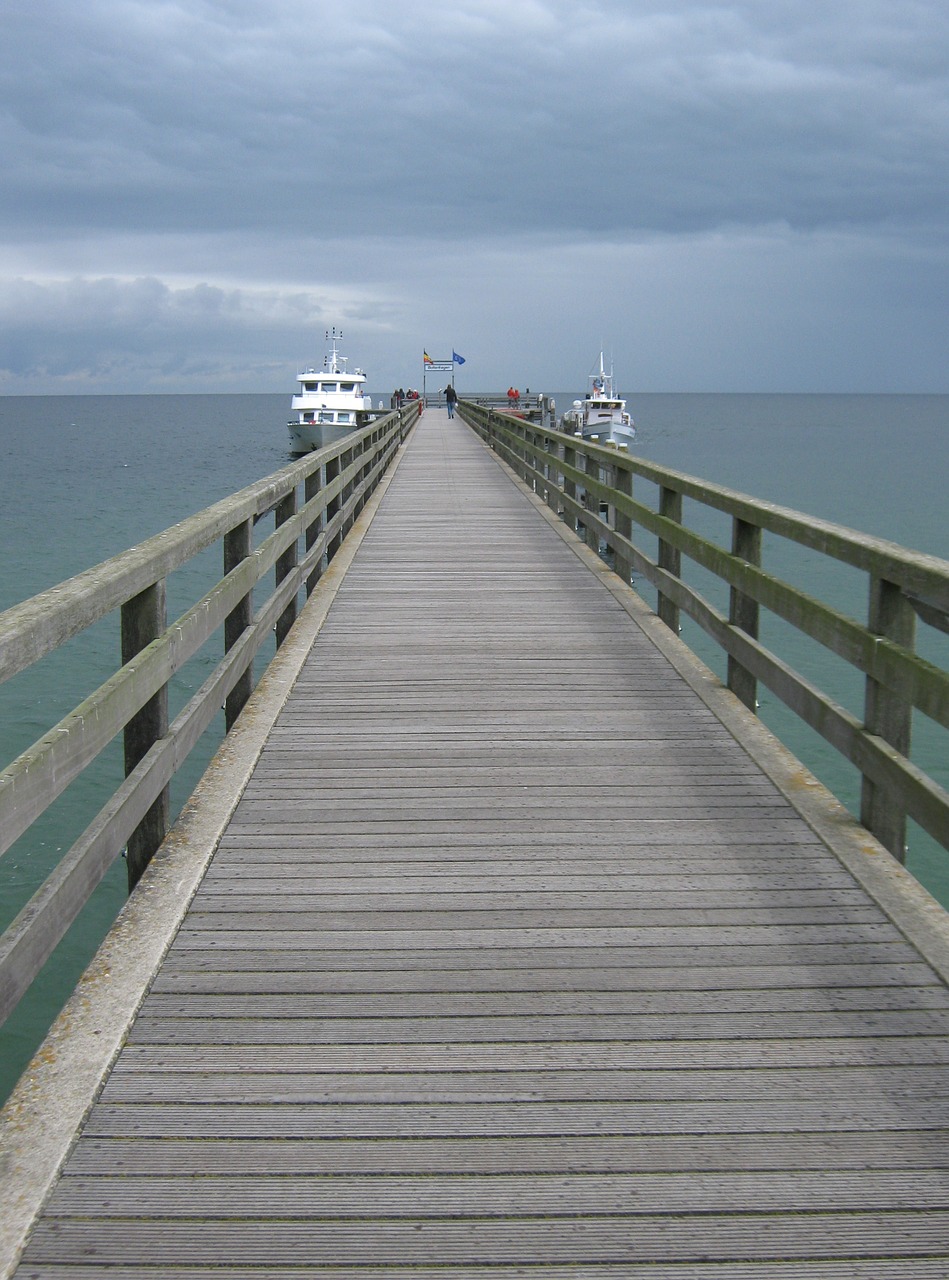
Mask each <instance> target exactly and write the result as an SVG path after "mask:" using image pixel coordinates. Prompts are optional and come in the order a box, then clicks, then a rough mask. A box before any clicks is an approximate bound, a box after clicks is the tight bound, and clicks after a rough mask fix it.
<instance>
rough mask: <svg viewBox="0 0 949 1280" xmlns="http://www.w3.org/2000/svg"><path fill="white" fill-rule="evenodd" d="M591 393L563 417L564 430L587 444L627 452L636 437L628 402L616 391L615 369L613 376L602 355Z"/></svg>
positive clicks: (562, 428) (591, 376) (595, 371)
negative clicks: (625, 450) (616, 446)
mask: <svg viewBox="0 0 949 1280" xmlns="http://www.w3.org/2000/svg"><path fill="white" fill-rule="evenodd" d="M590 383H591V386H590V390H589V391H588V392H587V394H586V398H585V399H583V400H574V402H573V407H572V408H571V409H568V410H567V412H566V413H565V414H564V415H563V418H562V419H561V423H560V429H561V430H562V431H567V432H569V433H570V434H571V435H580V436H582V437H583V439H584V440H593V441H597V442H598V443H599V444H615V445H620V446H625V447H626V448H627V449H628V448H629V446H630V445H631V444H632V442H633V440H634V439H635V437H636V428H635V427H634V426H633V420H632V418H631V417H630V415H629V414H628V413H627V412H626V401H625V400H623V399H622V398H621V397H620V396H618V395H616V393H615V392H614V390H613V368H612V365H611V366H610V371H609V373H607V372H606V368H605V366H604V364H603V352H602V351H601V352H600V367H599V369H595V370H594V371H593V373H591V374H590Z"/></svg>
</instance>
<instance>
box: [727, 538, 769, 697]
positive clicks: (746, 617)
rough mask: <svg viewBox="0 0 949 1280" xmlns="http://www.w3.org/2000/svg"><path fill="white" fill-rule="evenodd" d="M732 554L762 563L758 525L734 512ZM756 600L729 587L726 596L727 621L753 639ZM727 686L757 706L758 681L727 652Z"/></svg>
mask: <svg viewBox="0 0 949 1280" xmlns="http://www.w3.org/2000/svg"><path fill="white" fill-rule="evenodd" d="M732 555H735V556H738V557H739V559H741V560H744V561H746V563H748V564H753V565H756V566H757V565H760V564H761V529H760V527H759V526H758V525H756V524H750V523H749V522H748V521H747V520H741V519H739V518H738V516H735V517H734V519H733V521H732ZM758 614H759V609H758V601H757V600H753V599H752V598H751V596H747V595H745V593H744V592H743V591H739V590H738V589H737V587H732V588H731V590H730V592H729V598H728V621H729V622H730V623H731V624H732V626H734V627H739V628H740V629H741V630H742V631H744V632H745V633H746V634H747V635H749V636H751V637H752V638H753V639H755V640H757V639H758ZM728 687H729V689H731V691H732V693H734V694H735V695H736V697H738V698H740V699H741V701H742V702H743V703H744V704H745V706H746V707H748V709H749V710H751V711H755V712H756V711H757V710H758V682H757V680H756V679H755V677H754V676H753V675H752V674H751V672H750V671H749V670H748V669H747V667H743V666H742V665H741V663H740V662H739V661H738V659H737V658H734V657H732V655H731V654H729V655H728Z"/></svg>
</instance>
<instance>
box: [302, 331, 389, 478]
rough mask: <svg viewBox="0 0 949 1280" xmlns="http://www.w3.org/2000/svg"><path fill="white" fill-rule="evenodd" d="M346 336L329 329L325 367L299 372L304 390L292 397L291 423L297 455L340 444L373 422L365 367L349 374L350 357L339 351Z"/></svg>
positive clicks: (324, 360) (324, 358)
mask: <svg viewBox="0 0 949 1280" xmlns="http://www.w3.org/2000/svg"><path fill="white" fill-rule="evenodd" d="M342 337H343V335H342V333H339V332H337V330H336V329H332V330H328V331H327V334H326V341H327V343H328V344H329V343H331V344H332V345H331V348H330V350H329V351H328V352H327V354H326V355H325V356H324V357H323V368H322V369H304V370H303V372H302V373H298V374H297V382H299V384H300V389H299V391H298V392H297V393H296V395H294V396H293V397H292V398H291V400H290V409H291V411H292V412H294V413H295V414H296V415H297V416H296V419H291V421H290V422H288V423H287V426H288V427H289V429H290V452H291V453H293V454H302V453H312V451H313V450H314V449H322V448H324V447H325V446H326V445H328V444H336V442H337V441H339V440H342V439H343V437H344V436H346V435H348V434H349V432H350V431H355V430H356V428H357V427H361V426H364V425H365V424H366V423H367V422H368V421H369V417H368V415H369V411H370V409H371V408H372V399H371V398H370V397H369V396H367V395H365V394H364V393H365V389H366V375H365V373H363V371H362V369H354V370H353V372H352V373H347V371H346V365H347V363H348V360H347V358H346V357H345V356H341V355H340V354H339V345H338V344H339V343H340V341H341V340H342Z"/></svg>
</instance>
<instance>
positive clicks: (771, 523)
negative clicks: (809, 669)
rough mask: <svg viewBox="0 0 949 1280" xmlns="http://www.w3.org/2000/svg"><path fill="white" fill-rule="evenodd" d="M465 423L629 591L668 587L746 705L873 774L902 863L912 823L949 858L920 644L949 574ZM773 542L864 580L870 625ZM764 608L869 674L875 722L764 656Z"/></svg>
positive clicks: (572, 444)
mask: <svg viewBox="0 0 949 1280" xmlns="http://www.w3.org/2000/svg"><path fill="white" fill-rule="evenodd" d="M459 415H460V416H461V417H462V418H463V419H464V420H465V421H466V422H467V423H468V424H469V425H470V426H472V427H473V428H474V429H475V430H476V431H478V433H479V434H480V435H481V436H482V437H483V438H484V439H485V440H486V441H487V442H488V443H489V444H490V446H491V447H492V448H493V449H495V450H496V451H497V452H498V454H499V455H500V456H501V457H503V458H504V459H505V461H506V462H507V463H508V464H509V465H510V466H511V467H512V469H513V470H514V471H515V472H516V474H517V475H518V476H519V477H520V478H521V479H522V480H523V481H524V482H525V483H526V484H527V485H528V486H529V487H530V488H531V489H532V490H533V491H534V492H535V493H536V494H538V495H539V496H540V497H541V498H542V499H543V500H544V501H545V502H546V503H547V504H548V505H549V506H550V507H551V508H553V509H554V510H556V511H558V512H560V513H561V514H562V515H563V517H564V519H565V520H567V521H568V522H573V524H574V527H575V528H577V529H578V531H579V532H581V533H582V535H583V536H584V537H585V539H586V541H587V542H588V544H589V545H590V546H591V547H592V548H593V549H594V550H598V551H605V552H606V553H608V555H609V556H610V558H611V559H612V562H613V567H614V569H615V570H616V572H617V573H618V574H620V575H621V576H622V577H623V578H624V580H625V581H626V582H629V581H630V579H631V576H632V575H633V574H636V575H640V576H641V577H642V578H644V579H646V580H647V581H648V582H649V583H651V584H652V585H653V587H655V588H656V590H657V592H658V601H657V612H658V613H659V616H660V617H661V618H662V619H663V621H664V622H665V623H666V624H667V625H668V626H669V627H671V628H672V629H673V630H674V631H678V630H679V619H680V610H681V611H683V612H684V613H686V614H687V615H688V616H689V617H690V618H692V619H694V621H695V622H696V623H697V624H698V625H699V626H700V627H701V628H702V629H703V631H705V632H706V633H707V634H708V635H709V636H711V637H712V638H713V639H714V640H715V641H716V642H717V644H718V645H719V646H720V647H721V649H722V650H723V651H724V652H725V654H727V683H728V687H729V688H730V689H731V690H732V691H733V692H734V693H735V694H736V695H737V697H739V698H740V699H741V700H742V702H744V703H745V704H746V705H747V706H748V707H749V708H751V709H752V710H756V707H757V683H758V681H761V683H762V684H763V685H765V686H766V687H767V688H769V689H770V690H771V691H772V692H773V693H774V694H775V695H776V696H777V697H778V698H780V699H781V700H782V701H783V702H784V703H785V704H786V705H787V706H788V707H789V708H790V709H791V710H792V711H793V712H794V713H795V714H796V715H797V716H799V717H800V718H801V719H802V720H804V721H805V722H806V723H807V724H808V725H810V726H811V727H812V728H813V729H815V730H816V731H817V732H818V733H819V734H820V735H821V736H822V737H823V738H825V739H826V740H827V741H828V742H829V743H831V744H832V745H833V746H834V747H835V748H836V749H837V750H838V751H839V752H841V753H842V755H843V756H844V757H845V758H846V759H847V760H849V761H850V762H851V763H852V764H853V765H855V766H856V767H857V769H858V770H859V772H860V775H861V797H860V821H861V822H862V823H863V825H864V826H865V827H867V829H868V830H869V831H871V832H872V833H873V834H874V835H875V836H876V838H877V839H878V840H879V841H880V842H881V843H882V844H883V845H885V847H886V848H888V849H889V850H890V851H891V852H892V853H893V854H894V855H895V856H896V857H898V858H900V859H901V860H902V859H903V857H904V855H905V847H906V830H907V816H908V817H910V818H912V819H913V820H914V821H915V822H917V823H919V825H920V826H921V827H922V828H924V829H925V830H926V831H927V832H929V834H930V835H931V836H933V837H934V839H936V840H937V841H938V842H939V843H941V844H942V845H943V847H944V848H949V792H947V791H946V790H945V788H944V787H942V786H941V785H940V784H939V783H938V782H937V781H936V780H934V779H933V778H932V777H931V776H929V775H928V774H927V773H926V772H925V771H924V769H922V768H921V767H919V766H918V765H917V764H914V763H913V762H912V760H911V759H910V748H911V724H912V718H913V712H914V709H916V710H918V711H919V712H921V713H922V714H923V715H924V716H926V717H928V719H929V720H930V721H931V722H932V723H933V724H934V725H936V726H939V729H940V731H941V730H945V729H947V728H949V674H947V672H946V670H944V669H943V668H942V667H941V666H939V665H937V664H936V663H934V662H932V661H928V660H927V659H926V658H924V657H922V656H921V655H920V653H919V652H918V651H917V644H916V629H917V623H918V622H921V623H922V624H924V626H926V627H928V628H931V629H932V630H933V632H935V633H947V632H949V562H947V561H945V560H941V559H938V558H937V557H935V556H927V555H923V554H921V553H919V552H914V551H909V550H906V549H905V548H903V547H900V546H897V545H896V544H895V543H890V542H886V541H883V540H882V539H879V538H874V537H870V536H865V535H862V534H860V533H856V532H854V531H853V530H850V529H846V528H843V527H842V526H839V525H835V524H831V523H829V522H827V521H824V520H818V519H814V518H812V517H811V516H807V515H803V514H801V513H800V512H796V511H792V510H788V509H786V508H783V507H778V506H774V505H772V504H770V503H767V502H760V501H756V500H755V499H754V498H750V497H748V496H747V495H745V494H742V493H738V492H735V491H733V490H730V489H725V488H722V487H720V486H718V485H714V484H706V483H704V482H703V481H701V480H697V479H695V478H694V477H692V476H688V475H684V474H682V473H681V472H677V471H672V470H669V469H666V468H664V467H659V466H654V465H653V464H651V463H649V462H647V461H645V460H644V459H642V458H637V457H632V456H630V455H629V454H627V453H625V452H624V451H622V450H619V449H616V448H613V447H601V446H600V445H597V444H591V443H587V442H585V441H583V440H582V439H580V438H579V437H577V436H570V435H565V434H564V433H562V432H559V431H556V430H552V429H547V428H544V427H543V426H541V425H537V424H534V423H530V422H525V421H522V420H521V419H519V418H515V417H512V416H511V415H509V414H506V413H503V412H499V411H498V410H492V409H489V408H486V407H484V406H479V405H477V404H473V403H471V402H469V401H463V402H461V403H460V405H459ZM634 478H635V479H636V480H642V481H649V482H650V483H651V485H652V486H653V488H652V489H651V491H650V492H651V495H652V498H653V500H652V504H651V505H647V504H646V503H644V502H642V501H640V500H638V497H637V498H634V497H633V481H634ZM637 492H638V491H637ZM684 499H690V500H691V501H692V502H693V503H694V504H697V507H696V510H699V511H705V512H708V511H710V510H712V511H716V512H723V513H725V515H726V516H727V517H729V519H730V528H731V539H730V546H722V545H720V544H719V543H716V542H715V541H713V540H711V539H710V538H709V537H707V536H703V535H702V534H700V533H698V532H696V531H695V530H694V529H693V528H690V527H688V526H687V523H686V521H685V520H684V517H683V511H684V507H683V500H684ZM693 523H694V521H693ZM763 534H767V535H769V536H772V537H776V538H777V539H781V540H787V541H789V542H792V543H795V544H797V545H799V546H801V547H804V548H808V549H809V550H810V551H812V552H817V553H819V555H820V556H823V557H830V558H832V559H833V560H835V561H838V562H840V563H842V564H845V565H849V566H852V567H853V568H855V569H857V570H860V571H862V573H863V574H865V575H866V598H867V600H868V607H867V621H866V623H865V624H863V623H861V622H858V621H856V620H854V618H852V617H849V616H847V615H846V614H845V613H844V612H842V611H841V610H840V609H838V608H837V607H835V603H833V602H831V603H828V602H824V601H821V600H820V599H817V598H816V597H815V596H814V595H812V594H810V593H809V592H806V591H804V590H801V589H800V588H799V587H795V586H792V585H791V584H790V583H788V582H785V581H782V580H781V579H780V578H778V577H776V576H774V575H773V574H771V573H769V572H768V571H767V570H766V569H765V567H764V566H763V564H762V535H763ZM643 535H647V537H645V538H644V536H643ZM646 541H649V542H650V546H649V550H653V547H654V548H655V550H654V553H653V554H649V553H648V552H647V550H646V549H644V546H643V544H644V542H646ZM683 558H685V559H686V560H687V561H691V562H692V565H694V566H700V567H701V569H702V570H704V571H707V573H709V574H711V575H713V576H714V578H715V579H717V580H719V581H720V582H721V583H724V584H725V585H726V586H727V589H728V609H727V613H726V612H725V611H724V610H723V608H715V607H714V606H713V605H712V604H710V603H709V601H708V600H707V599H706V598H704V597H703V595H702V594H700V592H699V591H698V590H696V588H695V587H694V586H693V585H690V584H689V583H688V582H686V581H685V579H684V574H683V563H682V562H683ZM762 610H766V611H770V613H771V614H772V615H774V616H775V617H777V618H780V619H782V620H783V621H784V622H785V623H789V624H790V625H791V626H792V627H794V628H796V629H797V630H798V631H799V632H801V633H803V634H804V635H806V636H808V637H810V638H811V639H812V640H814V641H816V642H818V643H819V644H820V645H822V646H824V648H825V649H826V650H829V651H830V652H832V653H834V654H836V655H838V656H839V657H840V658H843V659H844V660H845V661H846V662H847V663H849V664H850V665H851V666H852V667H853V668H855V669H856V670H857V671H859V672H861V673H862V675H863V679H864V694H863V703H864V711H863V716H862V718H861V717H860V716H857V715H854V714H853V713H852V712H850V711H848V710H847V709H845V708H844V707H843V706H842V705H840V704H839V702H837V701H836V700H835V699H834V698H832V697H830V696H829V695H828V694H827V693H826V692H824V691H823V690H822V689H820V688H818V687H817V685H816V684H815V683H813V682H812V681H811V680H809V679H807V678H805V677H804V676H803V675H801V674H800V673H799V672H798V671H796V670H793V669H792V668H791V667H790V666H789V665H788V663H787V662H785V661H783V660H782V659H781V658H780V657H778V656H777V654H776V653H774V652H772V651H771V650H769V649H768V648H766V647H765V645H764V644H762V643H761V640H760V638H759V629H760V618H759V615H760V613H761V611H762ZM940 639H941V637H940ZM945 755H946V753H945V750H943V752H942V758H943V759H945Z"/></svg>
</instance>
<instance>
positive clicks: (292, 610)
mask: <svg viewBox="0 0 949 1280" xmlns="http://www.w3.org/2000/svg"><path fill="white" fill-rule="evenodd" d="M296 513H297V491H296V488H295V487H294V488H293V489H291V490H290V492H289V493H288V494H287V496H286V497H285V498H282V499H281V500H280V501H279V502H278V503H277V506H276V509H275V511H274V527H275V528H277V529H279V528H280V526H281V525H282V524H286V522H287V521H288V520H291V519H292V518H293V517H294V516H295V515H296ZM298 563H299V557H298V554H297V540H296V538H294V540H293V542H291V543H290V546H289V547H287V549H286V551H285V552H284V553H283V555H282V556H280V557H279V558H278V560H277V564H276V568H275V585H276V586H278V587H279V586H280V584H281V582H283V580H284V578H286V577H288V576H289V575H290V574H291V573H292V572H293V571H294V569H295V568H296V567H297V564H298ZM296 620H297V597H296V595H294V596H293V599H292V600H291V601H290V603H289V604H288V605H287V607H286V609H284V611H283V613H282V614H281V615H280V617H279V618H278V619H277V625H276V628H275V630H276V633H277V648H278V649H279V648H280V646H281V645H282V644H283V642H284V640H285V639H286V638H287V632H288V631H289V630H290V628H291V627H292V626H293V624H294V623H295V622H296Z"/></svg>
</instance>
